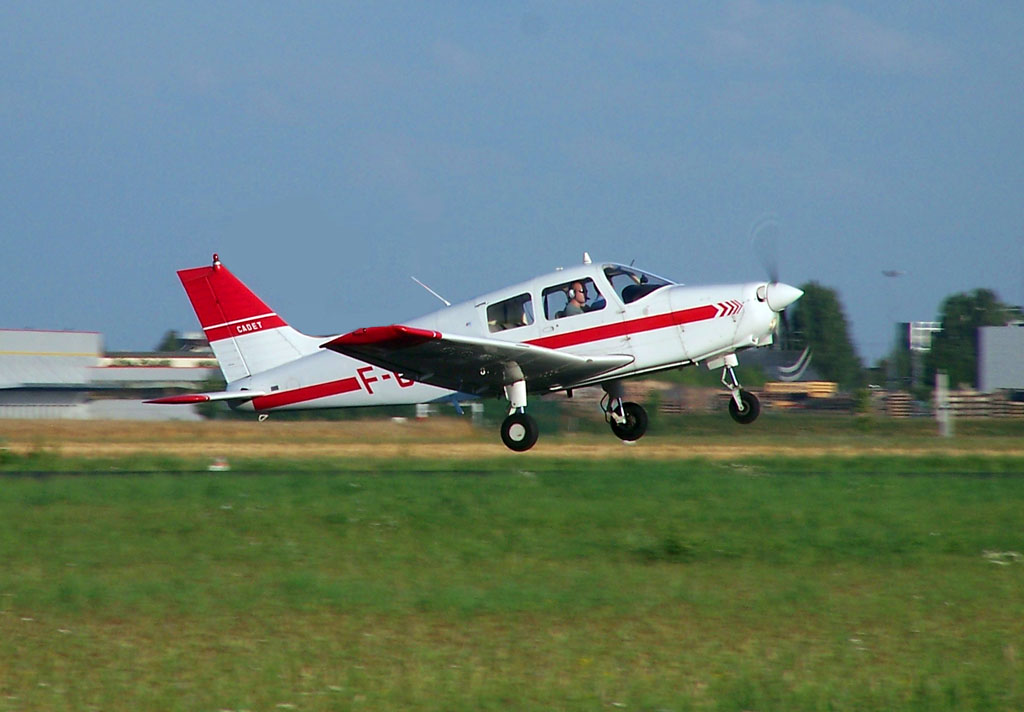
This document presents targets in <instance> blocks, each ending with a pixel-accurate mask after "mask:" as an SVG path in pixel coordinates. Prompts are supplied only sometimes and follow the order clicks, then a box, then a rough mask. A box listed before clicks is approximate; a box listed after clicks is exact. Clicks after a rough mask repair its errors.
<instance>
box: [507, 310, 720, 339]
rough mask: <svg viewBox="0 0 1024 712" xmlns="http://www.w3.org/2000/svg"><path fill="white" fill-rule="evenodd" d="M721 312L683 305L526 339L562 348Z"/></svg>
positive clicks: (661, 327) (680, 322) (667, 325)
mask: <svg viewBox="0 0 1024 712" xmlns="http://www.w3.org/2000/svg"><path fill="white" fill-rule="evenodd" d="M718 313H719V310H718V308H717V307H715V306H713V305H711V304H709V305H707V306H703V307H693V308H692V309H682V310H680V311H674V312H668V313H666V314H655V315H654V316H645V317H643V318H642V319H633V320H631V321H621V322H618V323H614V324H602V325H601V326H594V327H591V328H589V329H580V330H578V331H570V332H568V333H565V334H555V335H554V336H545V337H542V338H540V339H534V340H533V341H528V342H527V343H528V344H532V345H534V346H544V347H546V348H549V349H561V348H565V347H566V346H577V345H579V344H587V343H590V342H592V341H601V340H602V339H614V338H616V337H619V336H627V335H629V334H638V333H640V332H643V331H653V330H654V329H665V328H668V327H670V326H679V325H681V324H691V323H693V322H695V321H704V320H706V319H714V318H715V317H716V316H718Z"/></svg>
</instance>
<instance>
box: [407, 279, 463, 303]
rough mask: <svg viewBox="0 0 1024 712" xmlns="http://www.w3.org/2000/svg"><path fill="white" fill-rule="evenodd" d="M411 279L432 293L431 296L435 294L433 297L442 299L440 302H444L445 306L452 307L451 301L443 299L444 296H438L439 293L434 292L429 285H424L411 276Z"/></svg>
mask: <svg viewBox="0 0 1024 712" xmlns="http://www.w3.org/2000/svg"><path fill="white" fill-rule="evenodd" d="M409 277H410V278H411V279H412V281H413V282H415V283H416V284H418V285H420V286H421V287H423V288H424V289H425V290H427V291H428V292H430V293H431V294H433V295H434V296H435V297H437V298H438V299H440V300H441V301H442V302H444V305H445V306H446V307H450V306H451V305H452V303H451V302H449V301H448V300H447V299H445V298H444V297H442V296H441V295H440V294H438V293H437V292H435V291H434V290H433V289H431V288H430V287H428V286H427V285H425V284H423V282H421V281H419V280H418V279H416V278H415V277H413V276H412V275H409Z"/></svg>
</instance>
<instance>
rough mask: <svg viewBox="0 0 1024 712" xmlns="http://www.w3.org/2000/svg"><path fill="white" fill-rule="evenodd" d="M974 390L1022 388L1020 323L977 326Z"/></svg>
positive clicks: (1023, 360) (1022, 333)
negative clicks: (976, 381)
mask: <svg viewBox="0 0 1024 712" xmlns="http://www.w3.org/2000/svg"><path fill="white" fill-rule="evenodd" d="M978 390H979V391H981V392H982V393H994V392H996V391H1024V326H1022V325H1020V324H1015V325H1012V326H983V327H981V328H980V329H978Z"/></svg>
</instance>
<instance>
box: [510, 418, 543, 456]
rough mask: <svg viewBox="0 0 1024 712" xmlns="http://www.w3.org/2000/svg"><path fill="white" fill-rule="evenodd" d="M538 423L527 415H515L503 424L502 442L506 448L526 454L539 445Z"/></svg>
mask: <svg viewBox="0 0 1024 712" xmlns="http://www.w3.org/2000/svg"><path fill="white" fill-rule="evenodd" d="M539 434H540V432H539V431H538V430H537V421H536V420H534V419H533V418H532V417H531V416H529V415H527V414H526V413H513V414H512V415H510V416H508V417H507V418H505V420H503V421H502V423H501V441H502V442H503V443H505V447H507V448H508V449H509V450H515V451H516V452H525V451H526V450H529V449H530V448H531V447H533V446H534V445H535V444H536V443H537V436H538V435H539Z"/></svg>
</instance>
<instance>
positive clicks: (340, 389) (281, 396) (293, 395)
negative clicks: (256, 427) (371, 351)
mask: <svg viewBox="0 0 1024 712" xmlns="http://www.w3.org/2000/svg"><path fill="white" fill-rule="evenodd" d="M360 388H362V386H360V385H359V379H357V378H356V377H355V376H352V377H350V378H343V379H341V380H340V381H330V382H328V383H317V384H316V385H313V386H306V387H305V388H293V389H292V390H290V391H279V392H277V393H271V394H269V395H265V396H257V397H255V398H253V399H252V405H253V407H254V408H255V409H256V410H269V409H271V408H280V407H281V406H285V405H295V404H296V403H304V402H306V401H311V400H316V399H317V398H326V397H328V396H337V395H341V394H342V393H352V392H353V391H358V390H359V389H360Z"/></svg>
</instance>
